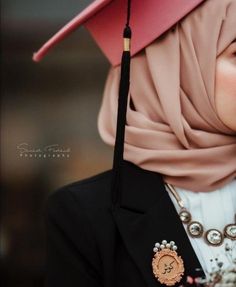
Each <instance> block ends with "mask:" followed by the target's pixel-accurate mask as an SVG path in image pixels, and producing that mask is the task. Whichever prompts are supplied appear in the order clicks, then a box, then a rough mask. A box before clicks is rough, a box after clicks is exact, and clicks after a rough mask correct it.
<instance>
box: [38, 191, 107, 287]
mask: <svg viewBox="0 0 236 287" xmlns="http://www.w3.org/2000/svg"><path fill="white" fill-rule="evenodd" d="M76 200H77V201H76ZM44 218H45V227H46V270H45V271H46V277H45V286H46V287H54V286H55V287H70V286H79V287H88V286H90V287H101V286H103V285H102V276H101V262H100V258H99V254H98V248H97V245H96V240H95V236H94V234H93V232H92V227H91V225H90V223H89V221H88V218H87V217H86V213H85V211H84V210H83V208H82V206H81V204H80V203H79V202H78V199H77V198H75V196H74V194H73V193H72V192H71V191H70V189H68V188H65V189H63V188H61V189H58V190H57V191H55V192H53V193H52V194H50V195H49V196H48V198H47V201H46V207H45V217H44Z"/></svg>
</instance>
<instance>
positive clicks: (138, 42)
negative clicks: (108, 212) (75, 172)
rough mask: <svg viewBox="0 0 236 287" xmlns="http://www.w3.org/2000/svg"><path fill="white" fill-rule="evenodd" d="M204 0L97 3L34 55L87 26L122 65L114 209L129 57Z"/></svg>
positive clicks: (112, 60) (117, 196) (112, 0)
mask: <svg viewBox="0 0 236 287" xmlns="http://www.w3.org/2000/svg"><path fill="white" fill-rule="evenodd" d="M203 1H204V0H145V1H142V0H132V7H131V0H96V1H94V2H92V4H90V5H89V6H88V7H87V8H86V9H84V10H83V11H82V12H81V13H79V14H78V15H77V16H76V17H75V18H73V19H72V20H71V21H70V22H68V23H67V24H66V25H65V26H64V27H62V28H61V29H60V30H59V31H58V32H57V33H56V34H55V35H54V36H52V37H51V38H50V39H49V40H48V41H47V42H46V43H45V44H44V45H43V46H42V47H41V48H40V49H39V50H38V51H37V52H36V53H34V55H33V60H34V61H36V62H38V61H40V60H41V59H42V58H43V57H44V56H45V55H46V54H47V53H48V52H49V51H50V50H51V49H52V48H53V47H54V46H56V45H57V44H58V43H59V42H61V41H62V40H64V38H66V37H67V36H68V35H69V34H70V33H72V32H73V31H75V30H76V29H77V28H78V27H79V26H81V25H84V26H85V27H86V28H87V29H88V30H89V32H90V33H91V35H92V37H93V38H94V40H95V41H96V43H97V45H98V46H99V47H100V48H101V50H102V51H103V53H104V54H105V56H106V57H107V58H108V60H109V61H110V63H111V65H113V66H116V65H121V76H120V84H119V97H118V113H117V125H116V140H115V147H114V158H113V178H112V190H111V191H112V202H113V208H115V207H116V206H118V205H119V202H120V193H119V182H120V168H121V165H122V162H123V150H124V132H125V123H126V110H127V98H128V92H129V78H130V77H129V76H130V58H131V57H132V56H133V55H135V54H136V53H138V52H139V51H140V50H142V49H143V48H144V47H146V46H147V45H148V44H150V43H151V42H152V41H154V40H155V39H156V38H158V37H159V36H161V35H162V34H163V33H164V32H166V31H167V30H168V29H170V28H171V27H172V26H173V25H174V24H176V23H177V22H178V21H179V20H181V19H182V18H183V17H184V16H186V15H187V14H188V13H189V12H190V11H192V10H193V9H194V8H195V7H197V6H198V5H199V4H200V3H201V2H203ZM130 16H131V17H130ZM124 26H125V28H124ZM130 27H132V35H133V36H132V45H130V40H131V28H130ZM122 31H123V39H122ZM122 42H123V44H122ZM122 46H123V48H122Z"/></svg>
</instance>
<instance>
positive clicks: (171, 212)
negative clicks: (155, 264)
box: [111, 160, 205, 287]
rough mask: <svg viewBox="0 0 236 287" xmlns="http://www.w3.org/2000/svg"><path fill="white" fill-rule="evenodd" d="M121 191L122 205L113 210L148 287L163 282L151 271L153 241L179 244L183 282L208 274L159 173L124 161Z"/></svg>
mask: <svg viewBox="0 0 236 287" xmlns="http://www.w3.org/2000/svg"><path fill="white" fill-rule="evenodd" d="M119 192H120V193H121V194H120V195H121V203H120V206H118V207H115V208H111V212H112V215H113V217H114V220H115V222H116V224H117V227H118V230H119V232H120V234H121V236H122V239H123V241H124V244H125V245H126V248H127V250H128V252H129V253H130V255H131V257H132V258H133V260H134V262H135V263H136V264H137V267H138V268H139V270H140V272H141V273H142V275H143V278H144V280H145V281H146V282H147V286H150V287H156V286H159V285H158V284H160V283H159V281H157V279H156V278H155V277H154V275H153V273H152V264H151V263H152V258H153V255H154V252H153V247H154V244H155V242H161V241H162V240H163V239H165V240H167V241H168V242H169V241H171V240H173V241H175V243H176V245H177V246H178V250H177V253H178V255H180V256H181V257H182V259H183V261H184V267H185V272H184V276H183V278H182V280H181V282H184V280H185V276H186V275H192V276H204V275H205V274H204V272H203V270H202V268H201V265H200V262H199V261H198V258H197V256H196V254H195V252H194V250H193V248H192V245H191V243H190V241H189V239H188V236H187V234H186V231H185V229H184V227H183V224H182V222H181V221H180V219H179V216H178V214H177V212H176V209H175V207H174V205H173V203H172V201H171V199H170V197H169V195H168V193H167V191H166V190H165V186H164V181H163V179H162V176H161V175H160V174H159V173H156V172H153V171H148V170H144V169H142V168H140V167H138V166H136V165H134V164H133V163H131V162H128V161H126V160H124V161H123V165H122V170H121V178H120V182H119ZM195 269H198V270H199V269H200V270H201V271H196V270H195ZM181 282H179V283H178V284H179V285H180V284H181ZM178 284H176V285H177V286H178ZM160 285H161V284H160Z"/></svg>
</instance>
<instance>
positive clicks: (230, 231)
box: [165, 183, 236, 246]
mask: <svg viewBox="0 0 236 287" xmlns="http://www.w3.org/2000/svg"><path fill="white" fill-rule="evenodd" d="M165 186H166V187H168V189H169V190H170V192H171V193H172V194H173V196H174V198H175V199H176V201H177V203H178V205H179V207H180V211H179V218H180V220H181V221H182V222H183V223H184V224H186V225H187V232H188V234H189V235H190V236H191V237H195V238H200V237H204V239H205V242H206V243H207V244H209V245H211V246H219V245H221V244H222V243H223V241H224V238H229V239H231V240H236V214H235V215H234V217H235V219H234V220H235V222H234V223H230V224H227V225H225V227H224V230H223V232H221V231H219V230H218V229H216V228H211V229H208V230H206V231H205V230H204V227H203V225H202V224H201V223H200V222H198V221H195V220H192V215H191V213H190V212H189V211H188V210H187V209H186V208H185V207H184V204H183V201H182V199H181V198H180V196H179V195H178V193H177V191H176V190H175V188H174V187H173V185H171V184H169V183H165Z"/></svg>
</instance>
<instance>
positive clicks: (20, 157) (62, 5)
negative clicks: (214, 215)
mask: <svg viewBox="0 0 236 287" xmlns="http://www.w3.org/2000/svg"><path fill="white" fill-rule="evenodd" d="M91 2H92V1H87V0H83V1H82V0H79V1H78V0H51V1H47V0H41V1H36V0H21V1H18V0H5V1H1V96H2V98H1V177H2V181H1V182H2V188H1V193H0V218H1V221H0V223H1V225H0V258H1V267H0V268H1V274H0V278H1V279H0V280H1V282H2V283H0V285H1V286H4V287H8V286H11V287H15V286H24V287H28V286H43V282H44V273H45V256H46V252H45V229H44V207H45V203H46V200H47V196H48V195H49V194H50V193H51V192H53V191H54V190H56V189H57V188H58V187H60V186H62V185H65V184H67V183H70V182H73V181H77V180H80V179H83V178H86V177H90V176H92V175H94V174H96V173H100V172H102V171H104V170H107V169H110V168H111V166H112V157H113V148H112V147H110V146H108V145H106V144H105V143H104V142H103V141H102V140H101V138H100V136H99V134H98V130H97V116H98V112H99V108H100V104H101V101H102V94H103V89H104V85H105V80H106V76H107V73H108V70H109V67H110V64H109V62H108V60H107V59H106V57H105V56H104V55H103V53H102V52H101V50H100V49H99V48H98V47H97V46H96V44H95V42H94V41H93V39H92V37H91V36H90V34H89V32H88V31H87V30H86V29H85V28H83V27H82V28H79V29H78V30H77V31H75V32H74V33H73V34H72V35H71V36H69V37H68V38H67V39H66V40H65V41H63V42H62V43H60V44H59V45H58V46H57V47H56V48H55V49H54V50H53V51H52V52H51V53H50V54H49V55H48V56H46V57H45V58H44V59H43V61H42V62H40V63H34V62H33V61H32V60H31V59H32V54H33V52H34V51H36V50H37V49H38V48H39V47H40V46H41V45H42V44H43V43H44V42H45V41H46V40H47V39H48V38H49V37H51V36H52V35H53V34H54V33H55V32H56V31H57V30H58V29H59V28H61V27H62V26H63V25H64V24H65V23H66V22H67V21H68V20H70V19H71V18H72V17H74V16H75V15H76V14H77V13H78V12H80V11H81V10H83V8H85V7H86V6H87V5H88V4H90V3H91Z"/></svg>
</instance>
